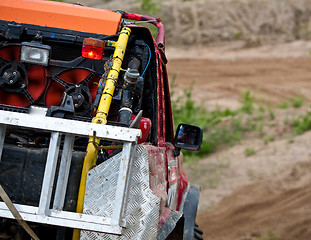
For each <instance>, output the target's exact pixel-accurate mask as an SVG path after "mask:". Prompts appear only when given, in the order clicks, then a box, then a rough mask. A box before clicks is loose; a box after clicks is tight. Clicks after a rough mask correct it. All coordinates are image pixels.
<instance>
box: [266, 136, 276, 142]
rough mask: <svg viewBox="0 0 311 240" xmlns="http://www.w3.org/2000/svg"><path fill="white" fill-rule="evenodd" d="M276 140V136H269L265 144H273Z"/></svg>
mask: <svg viewBox="0 0 311 240" xmlns="http://www.w3.org/2000/svg"><path fill="white" fill-rule="evenodd" d="M274 140H275V137H274V136H269V137H266V138H265V139H264V144H268V143H269V142H273V141H274Z"/></svg>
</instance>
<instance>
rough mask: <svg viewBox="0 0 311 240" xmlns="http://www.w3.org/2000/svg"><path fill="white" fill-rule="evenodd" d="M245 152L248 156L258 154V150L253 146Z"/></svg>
mask: <svg viewBox="0 0 311 240" xmlns="http://www.w3.org/2000/svg"><path fill="white" fill-rule="evenodd" d="M244 152H245V155H246V156H248V157H249V156H252V155H254V154H256V150H255V149H253V148H245V150H244Z"/></svg>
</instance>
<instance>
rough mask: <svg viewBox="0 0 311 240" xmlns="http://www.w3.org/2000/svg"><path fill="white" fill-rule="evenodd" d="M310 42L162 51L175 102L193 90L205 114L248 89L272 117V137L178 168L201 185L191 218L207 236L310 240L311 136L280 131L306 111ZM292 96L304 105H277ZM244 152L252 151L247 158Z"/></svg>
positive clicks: (237, 101) (234, 102) (237, 100)
mask: <svg viewBox="0 0 311 240" xmlns="http://www.w3.org/2000/svg"><path fill="white" fill-rule="evenodd" d="M308 44H310V43H309V42H304V43H303V42H294V43H289V44H285V45H276V46H273V47H272V46H265V47H261V48H255V49H248V50H242V51H236V50H229V51H228V49H202V50H201V51H198V52H197V54H198V55H196V53H194V54H192V51H196V50H193V49H192V50H190V51H189V52H188V54H185V55H184V56H186V57H187V59H183V58H180V57H182V56H181V55H182V54H181V53H180V52H181V51H178V52H174V50H173V49H172V50H170V49H168V57H169V64H168V65H169V66H168V70H169V76H170V79H172V78H173V77H175V84H177V87H175V89H174V91H175V97H176V95H178V94H179V95H181V94H182V89H184V88H189V87H191V86H192V88H193V96H194V98H195V99H196V100H197V102H198V103H200V102H201V103H203V104H204V105H205V106H206V107H208V108H209V109H211V108H215V107H217V106H218V107H229V108H231V109H232V108H238V107H239V106H240V105H241V102H242V97H241V92H243V91H245V90H250V92H251V93H252V94H253V95H254V96H255V102H257V103H261V104H263V105H264V106H265V107H267V106H268V107H271V108H272V109H273V111H274V115H275V120H274V121H273V123H271V122H269V123H268V124H271V125H273V126H272V127H273V129H274V132H271V131H270V130H269V129H268V130H267V131H266V130H265V129H264V130H265V131H266V133H267V134H268V136H271V135H273V136H274V137H275V140H274V141H273V142H270V143H268V144H265V143H264V141H263V139H260V138H250V139H246V140H244V141H242V142H240V143H238V144H236V145H235V146H234V147H232V148H230V149H225V150H222V151H220V152H217V153H215V154H212V155H210V156H208V157H207V158H204V159H202V160H200V161H198V162H195V163H184V167H185V169H186V171H187V172H188V174H189V177H190V182H192V183H195V184H198V185H200V186H201V195H200V205H199V214H198V218H197V221H198V224H199V226H200V227H201V228H202V229H203V231H204V237H205V238H206V239H212V240H235V239H237V240H298V239H299V240H310V239H311V228H310V226H311V200H310V199H311V188H310V183H311V174H310V173H311V161H310V159H311V158H310V157H311V149H310V144H311V132H310V131H309V132H306V133H304V134H303V135H300V136H296V137H293V136H292V135H291V134H290V133H291V132H290V131H289V132H288V133H289V135H286V134H284V132H286V131H288V129H287V127H286V124H285V122H288V121H291V120H292V118H293V117H297V116H298V115H302V114H305V113H306V112H307V111H309V110H310V101H311V98H310V96H311V90H310V76H311V70H310V69H311V68H310V64H311V57H310V54H309V53H308V50H309V47H310V46H309V45H308ZM185 52H186V51H185ZM189 53H191V54H189ZM293 55H295V58H293V57H292V56H293ZM193 56H197V57H198V58H196V57H193ZM193 80H194V81H195V82H194V84H193V83H192V82H193ZM295 96H302V97H304V99H305V100H304V106H303V107H301V108H297V109H296V108H291V107H289V108H288V109H280V108H278V104H280V103H281V102H283V101H289V100H290V99H291V98H293V97H295ZM265 127H266V126H265ZM246 148H252V149H254V150H255V151H256V154H254V155H252V156H246V154H245V149H246Z"/></svg>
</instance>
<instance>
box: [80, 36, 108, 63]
mask: <svg viewBox="0 0 311 240" xmlns="http://www.w3.org/2000/svg"><path fill="white" fill-rule="evenodd" d="M104 48H105V42H104V41H102V40H99V39H95V38H85V39H84V40H83V45H82V57H85V58H90V59H95V60H102V58H103V54H104Z"/></svg>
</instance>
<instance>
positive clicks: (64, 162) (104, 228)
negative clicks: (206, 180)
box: [0, 110, 141, 235]
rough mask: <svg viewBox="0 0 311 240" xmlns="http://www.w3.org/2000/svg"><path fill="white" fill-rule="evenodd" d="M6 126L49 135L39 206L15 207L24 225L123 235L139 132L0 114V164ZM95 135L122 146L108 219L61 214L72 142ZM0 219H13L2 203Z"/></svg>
mask: <svg viewBox="0 0 311 240" xmlns="http://www.w3.org/2000/svg"><path fill="white" fill-rule="evenodd" d="M7 126H14V127H22V128H30V129H37V130H42V131H44V132H51V139H50V145H49V150H48V155H47V160H46V166H45V172H44V177H43V182H42V190H41V195H40V201H39V206H38V207H33V206H28V205H22V204H14V206H15V207H16V209H17V210H18V211H19V213H20V215H21V216H22V218H23V219H24V220H25V221H30V222H36V223H44V224H50V225H56V226H62V227H70V228H78V229H82V230H89V231H97V232H106V233H112V234H118V235H120V234H122V230H123V228H124V227H125V226H126V222H125V220H124V219H123V216H124V212H125V207H124V204H123V203H124V202H126V198H127V185H128V184H127V183H128V180H129V178H130V171H129V169H130V167H131V166H130V164H131V162H132V161H131V157H132V152H133V149H134V146H135V144H136V143H137V140H138V138H140V137H141V131H140V130H139V129H130V128H123V127H117V126H109V125H102V124H95V123H89V122H81V121H76V120H68V119H60V118H53V117H46V116H44V115H42V114H26V113H18V112H8V111H3V110H0V161H1V154H2V150H3V145H4V139H5V132H6V128H7ZM94 133H95V134H96V137H98V138H101V139H105V140H109V141H117V142H123V149H122V159H121V165H120V170H119V176H118V183H117V189H116V197H115V201H114V203H113V204H114V205H113V213H112V217H111V218H105V217H99V216H94V215H88V214H81V213H74V212H68V211H63V210H62V209H63V205H64V200H65V195H66V187H67V182H68V176H69V170H70V163H71V157H72V151H73V145H74V138H75V136H84V137H89V136H93V135H94ZM62 134H65V140H64V145H63V150H62V156H61V162H60V169H59V172H58V179H57V184H56V189H55V196H54V201H53V208H52V209H50V204H51V200H52V199H51V196H52V190H53V188H54V178H55V171H56V165H57V160H58V154H59V148H60V139H61V137H62ZM0 217H4V218H11V219H14V216H13V215H12V214H11V212H10V210H9V209H8V208H7V206H6V205H5V203H4V202H0Z"/></svg>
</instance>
